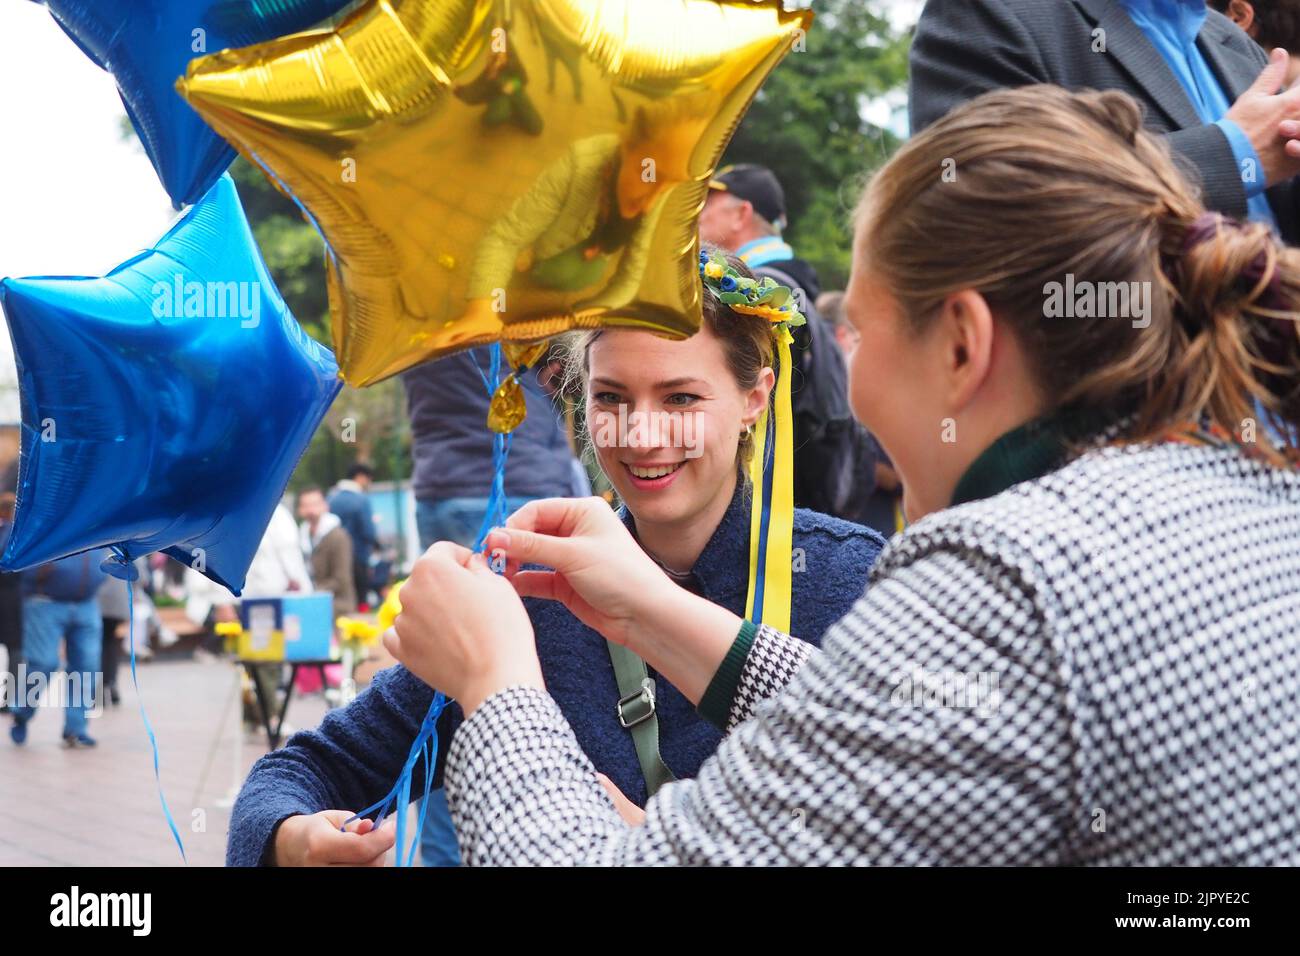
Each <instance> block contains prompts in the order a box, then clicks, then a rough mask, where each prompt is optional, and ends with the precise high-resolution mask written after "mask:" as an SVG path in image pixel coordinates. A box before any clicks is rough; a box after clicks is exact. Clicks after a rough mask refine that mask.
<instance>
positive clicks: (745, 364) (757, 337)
mask: <svg viewBox="0 0 1300 956" xmlns="http://www.w3.org/2000/svg"><path fill="white" fill-rule="evenodd" d="M704 250H705V251H706V252H709V253H714V254H718V255H721V256H722V258H723V259H724V260H726V263H727V265H729V266H731V267H732V268H733V269H735V270H736V271H737V272H738V273H740V275H741V276H743V277H744V278H747V279H752V278H754V273H753V272H751V271H750V268H749V266H747V265H745V263H744V261H743V260H741V259H740V258H738V257H736V256H733V255H727V254H724V253H722V252H721V250H718V249H715V248H714V247H713V246H709V245H706V246H704ZM703 289H704V292H703V302H702V306H703V312H704V324H703V328H706V329H708V330H709V331H710V332H711V333H712V334H713V335H714V336H716V337H717V338H718V340H719V341H720V342H721V343H722V350H723V354H725V355H726V358H727V368H728V370H729V371H730V372H731V376H732V378H734V379H735V381H736V385H737V386H738V387H739V388H740V389H741V390H742V391H748V390H749V389H751V388H753V387H754V386H755V385H756V384H758V378H759V375H760V374H762V371H763V369H765V368H768V367H769V366H772V365H773V364H774V362H775V361H776V359H775V345H774V340H773V335H772V324H771V323H770V322H769V321H767V320H766V319H764V318H761V317H759V316H756V315H743V314H741V313H739V312H733V311H732V310H731V308H730V306H727V305H725V304H724V303H723V302H722V301H721V300H720V299H719V298H718V296H717V294H716V293H715V292H714V291H713V289H712V288H710V287H709V285H708V284H707V283H704V284H703ZM601 334H602V332H601V330H599V329H597V330H593V331H586V332H577V333H574V334H573V335H572V336H569V337H568V338H567V339H566V340H565V341H563V342H562V343H561V344H560V347H559V355H560V357H561V360H562V361H563V363H564V385H563V387H562V391H563V393H564V396H565V398H566V400H568V401H571V402H575V403H579V404H581V403H582V402H584V401H585V400H586V392H587V373H588V362H587V359H588V353H589V352H590V350H591V345H592V343H593V342H595V341H596V339H598V338H599V337H600V336H601ZM584 421H585V418H584ZM583 438H584V441H589V440H590V436H583ZM752 452H753V440H752V437H751V436H748V435H747V436H744V437H742V438H741V441H740V450H739V453H738V456H739V461H740V463H741V464H744V463H746V462H748V460H749V456H750V455H751V454H752Z"/></svg>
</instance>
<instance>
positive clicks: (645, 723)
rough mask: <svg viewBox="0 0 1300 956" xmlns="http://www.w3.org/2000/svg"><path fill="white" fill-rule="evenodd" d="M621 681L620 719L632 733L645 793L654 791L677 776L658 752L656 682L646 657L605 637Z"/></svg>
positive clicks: (619, 685) (622, 724) (617, 676)
mask: <svg viewBox="0 0 1300 956" xmlns="http://www.w3.org/2000/svg"><path fill="white" fill-rule="evenodd" d="M605 646H606V647H608V648H609V659H610V661H611V662H612V663H613V665H614V679H615V681H617V683H618V695H619V701H618V722H619V724H620V725H621V726H622V727H623V728H624V729H625V730H627V731H628V732H629V733H630V734H631V735H632V745H633V746H634V747H636V759H637V761H638V762H639V763H640V764H641V775H642V776H643V777H645V786H646V793H647V794H648V795H649V796H652V797H653V796H654V795H655V792H656V791H657V790H658V789H659V788H660V787H662V786H663V785H664V784H665V783H668V782H670V781H672V780H676V779H677V778H676V777H674V776H673V772H672V771H671V770H669V769H668V765H667V764H665V763H664V761H663V758H662V757H660V756H659V718H658V717H656V716H655V682H654V680H652V679H651V677H650V672H649V671H648V670H647V669H646V666H645V661H643V660H642V659H641V658H640V657H638V656H637V655H636V654H634V653H632V652H631V651H630V650H628V649H627V648H626V647H624V646H623V645H622V644H615V643H614V642H613V641H606V642H605Z"/></svg>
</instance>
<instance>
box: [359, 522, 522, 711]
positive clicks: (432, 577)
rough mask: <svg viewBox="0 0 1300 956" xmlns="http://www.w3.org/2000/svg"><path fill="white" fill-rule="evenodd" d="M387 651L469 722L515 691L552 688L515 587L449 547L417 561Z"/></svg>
mask: <svg viewBox="0 0 1300 956" xmlns="http://www.w3.org/2000/svg"><path fill="white" fill-rule="evenodd" d="M384 646H385V647H386V648H388V652H389V653H390V654H392V655H393V656H394V657H395V658H397V659H398V660H399V661H401V662H402V663H403V664H405V665H406V667H407V669H408V670H410V671H411V672H412V673H413V674H415V675H416V676H417V677H419V678H420V679H421V680H422V681H424V682H425V683H426V684H428V685H429V686H430V687H434V688H437V689H438V690H440V691H442V692H443V693H444V694H446V695H447V696H448V697H451V698H454V699H455V700H456V701H457V702H458V703H459V704H460V705H461V708H462V709H463V710H464V711H465V715H466V716H467V717H468V716H469V715H470V714H471V713H473V712H474V711H475V710H477V709H478V706H479V705H480V704H482V703H483V701H484V700H486V699H487V698H488V697H490V696H492V695H493V694H495V693H496V692H497V691H499V690H504V689H505V688H507V687H514V686H525V687H536V688H538V689H539V690H542V689H545V685H544V684H543V682H542V669H541V665H540V664H538V662H537V648H536V646H535V644H534V643H533V627H532V623H531V622H530V621H529V620H528V614H527V612H525V611H524V606H523V603H522V602H521V601H520V600H519V596H518V595H517V594H516V593H515V590H514V588H513V587H511V585H510V582H509V581H507V580H506V579H505V578H503V577H501V576H499V575H497V574H495V573H493V571H492V570H491V569H490V568H489V567H488V564H487V560H486V559H485V558H484V557H483V555H481V554H476V553H474V552H472V551H470V550H469V549H468V548H463V547H461V546H460V545H457V544H452V543H450V542H447V541H440V542H439V543H437V544H435V545H434V546H433V547H431V548H430V549H429V550H428V551H426V552H425V553H424V556H423V557H421V558H420V560H419V561H417V562H416V563H415V568H414V570H412V571H411V577H410V579H409V580H408V581H407V582H406V583H405V584H404V585H402V613H401V614H399V615H398V616H397V621H396V622H395V623H394V625H393V627H391V628H390V629H389V630H388V631H387V633H385V634H384Z"/></svg>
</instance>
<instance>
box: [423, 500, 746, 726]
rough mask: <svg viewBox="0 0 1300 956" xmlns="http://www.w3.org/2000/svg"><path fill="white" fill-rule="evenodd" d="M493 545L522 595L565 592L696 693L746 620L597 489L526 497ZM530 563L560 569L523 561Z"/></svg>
mask: <svg viewBox="0 0 1300 956" xmlns="http://www.w3.org/2000/svg"><path fill="white" fill-rule="evenodd" d="M487 547H488V548H489V549H490V550H491V551H492V553H494V554H495V553H496V552H498V551H500V552H503V553H504V554H505V556H506V560H507V575H508V576H509V577H510V578H511V580H512V582H513V583H514V586H515V590H517V591H518V592H519V593H520V594H521V595H523V596H524V597H539V598H546V599H549V600H553V601H560V602H561V603H563V604H564V606H565V607H567V608H568V609H569V611H570V612H572V614H573V616H574V617H576V618H578V620H580V621H582V622H583V623H584V624H586V625H587V626H588V627H590V628H593V629H594V630H597V631H599V632H600V633H601V634H603V635H604V636H605V637H606V638H607V639H608V640H611V641H613V642H614V643H616V644H623V645H625V646H627V647H628V648H630V649H631V650H632V651H634V652H635V653H637V654H639V655H640V656H641V657H642V658H644V659H645V660H646V661H647V662H648V663H649V664H650V665H651V666H652V667H654V668H655V669H656V670H658V671H659V672H660V673H661V674H663V675H664V676H665V677H667V678H668V680H670V681H671V682H672V683H673V684H674V685H675V686H676V687H677V689H678V690H680V691H681V692H682V693H683V694H684V695H686V697H687V699H688V700H690V701H692V702H694V703H699V700H700V698H701V697H702V696H703V695H704V691H705V690H706V689H707V688H708V686H709V682H710V681H711V680H712V679H713V675H714V674H715V673H717V670H718V665H719V664H721V663H722V659H723V658H724V657H725V656H726V654H727V651H728V650H729V649H730V648H731V644H732V642H733V641H734V640H735V639H736V634H737V633H738V632H739V630H740V618H738V617H737V616H736V615H734V614H732V613H731V612H730V611H728V610H726V609H725V608H720V607H718V606H717V605H716V604H710V603H709V602H708V601H706V600H705V599H704V598H702V597H698V596H697V595H694V594H691V593H690V592H689V591H686V590H684V589H683V588H679V587H678V586H677V585H675V584H674V583H673V582H672V581H670V580H669V579H668V576H667V575H666V574H664V573H663V571H662V570H660V568H659V566H658V565H657V564H655V563H654V561H652V560H651V559H650V557H649V556H648V555H647V554H646V553H645V552H644V551H642V550H641V548H640V546H639V545H637V543H636V541H634V540H633V539H632V536H631V535H630V534H629V533H628V530H627V528H625V527H624V526H623V522H621V521H620V520H619V519H618V516H617V515H616V514H614V512H613V511H612V510H611V509H610V507H609V505H608V504H606V503H605V502H604V501H603V500H601V499H600V498H550V499H545V500H541V501H532V502H529V503H528V504H526V505H524V507H522V508H520V509H519V510H518V511H516V512H515V513H514V514H513V515H511V516H510V519H509V520H508V521H507V522H506V527H505V528H504V529H498V530H496V531H493V532H492V533H491V534H490V535H488V539H487ZM524 564H540V565H544V566H546V567H549V568H554V569H555V570H554V571H520V570H519V567H520V565H524ZM402 596H403V598H405V596H406V592H405V591H403V592H402Z"/></svg>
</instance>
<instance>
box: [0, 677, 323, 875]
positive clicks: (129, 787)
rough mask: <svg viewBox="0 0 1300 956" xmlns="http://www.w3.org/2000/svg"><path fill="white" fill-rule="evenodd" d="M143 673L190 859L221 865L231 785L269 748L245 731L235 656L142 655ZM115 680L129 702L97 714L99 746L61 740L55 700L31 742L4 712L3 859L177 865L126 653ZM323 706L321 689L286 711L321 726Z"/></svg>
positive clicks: (294, 719) (0, 781)
mask: <svg viewBox="0 0 1300 956" xmlns="http://www.w3.org/2000/svg"><path fill="white" fill-rule="evenodd" d="M139 676H140V686H141V691H142V693H143V696H144V700H145V704H146V707H147V710H148V714H149V720H150V722H151V723H152V725H153V728H154V732H155V733H156V734H157V737H158V746H159V750H160V754H161V771H162V782H163V789H164V792H165V793H166V796H167V802H168V805H169V806H170V808H171V812H172V816H173V818H174V819H175V820H176V825H177V829H178V830H179V831H180V834H181V839H182V840H183V841H184V842H185V851H186V854H187V855H188V857H189V863H190V865H191V866H196V865H197V866H220V865H221V864H222V863H223V861H224V858H225V846H226V831H227V827H228V825H229V819H230V817H229V809H230V797H231V796H232V795H233V788H234V787H235V785H236V783H237V781H238V780H242V779H243V777H244V775H245V774H246V773H247V771H248V768H249V767H251V766H252V764H253V762H254V761H255V760H256V759H257V758H258V757H260V756H261V755H262V754H264V753H266V751H267V745H266V739H265V734H264V733H262V734H259V735H258V737H257V739H256V741H252V740H250V741H247V742H245V741H243V739H242V738H243V730H242V726H241V724H240V711H239V702H238V700H237V699H236V698H235V697H234V696H233V695H234V693H235V668H234V666H233V665H231V664H229V663H226V662H216V663H211V664H202V663H198V662H196V661H192V660H182V661H173V662H157V663H148V664H145V663H141V664H140V665H139ZM118 683H119V686H120V689H121V693H122V703H121V705H120V706H118V707H114V708H109V709H108V710H106V711H105V713H104V714H103V715H102V716H100V717H97V718H95V719H92V720H91V721H90V734H91V736H93V737H95V738H96V739H97V740H98V741H99V746H98V747H96V748H95V749H93V750H65V749H64V748H63V746H62V742H61V739H60V734H61V731H62V714H61V712H59V711H55V710H45V709H42V710H39V711H38V712H37V714H36V716H35V718H34V719H33V720H32V722H31V723H30V724H29V725H28V727H29V735H28V739H27V744H26V745H25V746H23V747H16V746H14V744H13V743H12V742H11V741H10V740H9V727H10V726H11V718H9V717H8V716H4V717H0V866H109V865H112V866H179V865H181V858H180V852H179V851H178V850H177V848H176V844H175V842H174V841H173V839H172V836H171V832H170V830H169V829H168V827H167V822H166V819H165V818H164V817H163V813H162V808H161V807H160V805H159V802H158V792H157V788H156V785H155V782H154V775H153V759H152V756H151V751H150V748H149V738H148V735H147V734H146V733H145V729H144V725H143V723H142V722H141V720H140V711H139V708H138V706H137V697H136V693H135V689H134V688H133V687H132V685H131V673H130V670H129V668H128V667H127V666H126V664H125V663H124V664H123V667H122V670H121V674H120V676H119V678H118ZM325 711H326V707H325V702H324V700H323V699H322V698H321V697H320V696H319V695H313V696H307V697H303V696H299V695H297V694H295V695H294V699H293V702H292V703H291V704H290V707H289V714H288V717H287V720H288V723H289V724H291V725H293V726H294V727H297V728H304V727H314V726H316V725H317V724H318V723H319V722H320V720H321V718H322V717H323V716H324V714H325ZM237 740H238V741H239V744H238V746H239V751H238V754H237V751H236V746H237ZM236 759H238V763H236Z"/></svg>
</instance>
